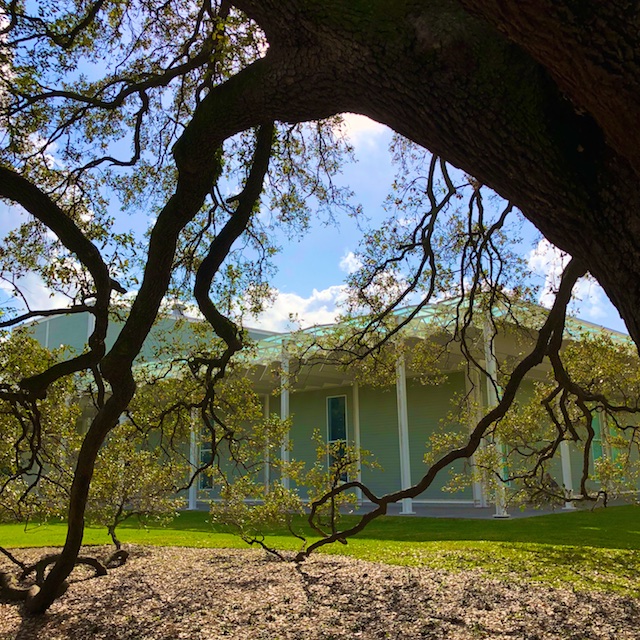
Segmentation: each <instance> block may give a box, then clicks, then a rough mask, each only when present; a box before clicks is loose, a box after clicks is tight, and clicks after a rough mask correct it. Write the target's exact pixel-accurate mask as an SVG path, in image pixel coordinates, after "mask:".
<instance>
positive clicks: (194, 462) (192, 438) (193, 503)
mask: <svg viewBox="0 0 640 640" xmlns="http://www.w3.org/2000/svg"><path fill="white" fill-rule="evenodd" d="M196 422H197V414H196V410H195V409H192V410H191V422H190V428H189V465H190V466H191V468H192V469H194V470H195V469H197V468H198V466H199V464H198V463H199V460H198V440H197V437H196ZM199 480H200V478H196V479H195V480H194V481H193V482H192V483H191V486H190V487H189V509H190V510H191V511H194V510H195V509H197V508H198V505H197V500H198V482H199Z"/></svg>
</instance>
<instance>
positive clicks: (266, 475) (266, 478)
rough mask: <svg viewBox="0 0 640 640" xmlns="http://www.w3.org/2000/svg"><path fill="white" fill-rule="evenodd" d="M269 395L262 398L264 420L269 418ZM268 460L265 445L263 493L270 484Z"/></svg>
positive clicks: (267, 489) (267, 445)
mask: <svg viewBox="0 0 640 640" xmlns="http://www.w3.org/2000/svg"><path fill="white" fill-rule="evenodd" d="M269 400H270V397H269V394H268V393H266V394H265V396H264V405H263V412H264V413H263V415H264V417H265V419H268V418H269ZM270 464H271V462H270V460H269V443H268V442H267V444H266V445H265V449H264V492H265V493H269V484H270V482H271V477H270V475H271V469H270Z"/></svg>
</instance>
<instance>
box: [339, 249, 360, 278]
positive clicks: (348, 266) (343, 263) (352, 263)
mask: <svg viewBox="0 0 640 640" xmlns="http://www.w3.org/2000/svg"><path fill="white" fill-rule="evenodd" d="M339 266H340V269H341V270H342V271H344V272H345V273H348V274H351V273H355V272H356V271H358V269H360V267H362V261H361V260H360V258H358V256H356V254H355V253H353V251H348V252H347V253H345V254H344V255H343V256H342V258H340V263H339Z"/></svg>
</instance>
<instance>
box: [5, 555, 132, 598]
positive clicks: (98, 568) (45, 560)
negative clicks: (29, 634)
mask: <svg viewBox="0 0 640 640" xmlns="http://www.w3.org/2000/svg"><path fill="white" fill-rule="evenodd" d="M5 555H7V556H8V557H9V558H10V559H11V560H12V561H13V562H14V564H17V565H18V566H19V567H20V568H21V569H22V573H21V574H20V575H19V577H18V580H19V581H23V580H26V579H27V578H28V577H29V576H30V575H31V574H32V573H34V572H35V574H36V583H35V584H34V585H32V586H30V587H20V586H18V585H17V584H15V581H14V579H13V577H12V576H11V575H10V574H9V573H7V572H6V571H0V599H2V600H9V601H11V602H20V601H25V602H26V601H28V600H29V599H31V598H33V597H34V596H35V595H36V594H37V593H38V592H39V591H40V586H41V585H42V583H43V582H44V579H45V573H46V570H47V567H49V566H50V565H52V564H54V563H55V562H56V561H57V560H58V558H59V557H60V554H59V553H54V554H49V555H46V556H43V557H42V558H40V560H38V562H36V563H34V564H32V565H26V564H24V563H22V562H20V561H18V560H16V559H15V558H14V557H13V556H11V555H10V554H9V553H8V552H5ZM128 558H129V552H128V551H126V550H124V549H118V550H117V551H115V552H114V553H112V554H111V555H110V556H109V557H108V558H107V560H106V561H105V562H104V563H103V562H101V561H100V560H98V559H97V558H92V557H90V556H78V557H77V558H76V561H75V564H76V566H77V565H80V564H82V565H86V566H89V567H92V568H93V569H94V570H95V574H94V575H93V576H92V578H97V577H98V576H106V575H107V573H108V569H115V568H117V567H121V566H122V565H124V564H125V563H126V562H127V559H128ZM68 588H69V583H68V582H67V581H66V580H65V581H64V582H63V584H62V587H61V589H60V593H59V594H58V597H59V596H61V595H62V594H63V593H64V592H65V591H66V590H67V589H68Z"/></svg>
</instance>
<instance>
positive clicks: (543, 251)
mask: <svg viewBox="0 0 640 640" xmlns="http://www.w3.org/2000/svg"><path fill="white" fill-rule="evenodd" d="M569 260H571V256H569V254H567V253H565V252H564V251H561V250H560V249H558V247H556V246H555V245H553V244H551V243H550V242H549V241H548V240H547V239H546V238H543V239H542V240H540V242H538V245H537V246H536V248H535V249H533V250H532V251H531V252H529V255H528V257H527V263H528V265H529V268H530V269H531V271H533V272H534V273H535V274H537V275H539V276H541V277H543V278H544V279H545V280H544V286H543V287H542V291H541V292H540V297H539V298H538V302H540V304H541V305H542V306H544V307H551V305H552V304H553V301H554V300H555V294H556V291H557V290H558V286H559V285H560V278H561V276H562V272H563V270H564V268H565V267H566V266H567V264H569Z"/></svg>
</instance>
